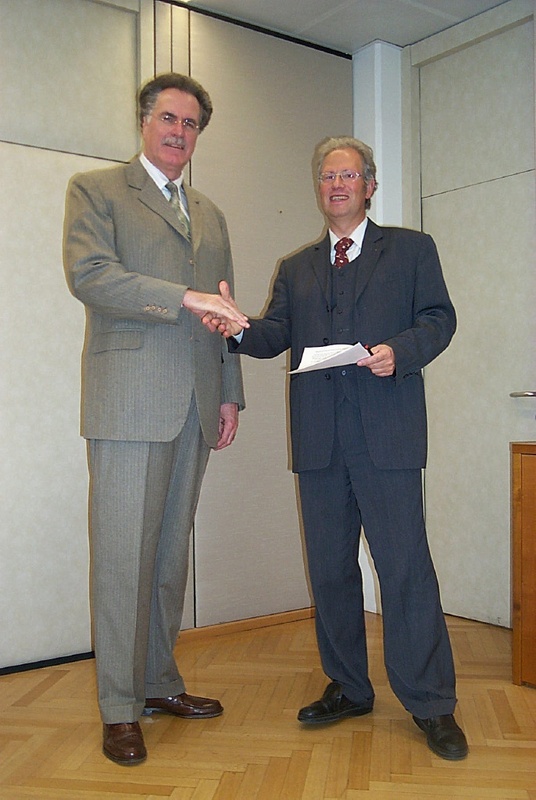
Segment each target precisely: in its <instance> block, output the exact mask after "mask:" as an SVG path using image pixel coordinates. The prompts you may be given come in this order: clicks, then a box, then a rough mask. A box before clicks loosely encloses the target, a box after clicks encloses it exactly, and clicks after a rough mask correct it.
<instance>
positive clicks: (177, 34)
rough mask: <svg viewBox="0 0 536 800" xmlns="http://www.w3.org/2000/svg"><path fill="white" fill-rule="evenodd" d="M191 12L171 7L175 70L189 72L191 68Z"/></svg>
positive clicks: (172, 52) (173, 64)
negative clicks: (189, 19) (189, 21)
mask: <svg viewBox="0 0 536 800" xmlns="http://www.w3.org/2000/svg"><path fill="white" fill-rule="evenodd" d="M188 18H189V12H188V11H187V10H186V9H185V8H179V7H178V6H172V8H171V22H172V34H171V62H172V69H173V71H174V72H183V73H184V74H188V72H189V70H190V44H189V35H188V33H189V25H188Z"/></svg>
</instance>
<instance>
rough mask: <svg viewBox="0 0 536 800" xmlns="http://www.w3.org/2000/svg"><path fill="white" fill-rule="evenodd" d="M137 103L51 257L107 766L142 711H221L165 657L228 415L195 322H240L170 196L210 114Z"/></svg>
mask: <svg viewBox="0 0 536 800" xmlns="http://www.w3.org/2000/svg"><path fill="white" fill-rule="evenodd" d="M138 100H139V118H140V123H141V132H142V138H143V153H142V154H141V155H140V156H138V157H136V158H135V159H134V160H133V161H132V162H130V163H128V164H123V165H121V166H117V167H112V168H111V169H104V170H95V171H94V172H89V173H86V174H84V175H77V176H75V177H74V178H73V179H72V181H71V183H70V186H69V189H68V193H67V202H66V214H65V247H64V252H65V269H66V274H67V281H68V284H69V287H70V289H71V291H72V292H73V294H74V295H75V296H76V297H77V298H78V299H79V300H81V301H82V303H84V305H85V308H86V320H87V328H86V340H85V344H84V351H83V355H82V425H81V427H82V435H83V436H84V437H86V439H88V441H89V445H88V453H89V468H90V521H91V560H92V610H93V623H94V631H95V657H96V664H97V683H98V693H99V706H100V712H101V716H102V720H103V723H104V726H103V751H104V754H105V755H106V756H107V757H108V758H110V759H111V760H112V761H115V762H116V763H118V764H123V765H130V764H139V763H141V762H142V761H143V760H144V759H145V757H146V749H145V744H144V741H143V735H142V731H141V728H140V725H139V723H138V719H139V718H140V716H141V714H142V712H144V711H145V712H146V713H150V712H152V711H162V712H165V713H169V714H173V715H175V716H178V717H182V718H185V719H196V718H206V717H215V716H218V715H219V714H221V713H222V710H223V709H222V707H221V704H220V703H219V701H218V700H213V699H210V698H203V697H195V696H192V695H189V694H187V693H186V689H185V685H184V680H183V677H182V676H181V675H180V673H179V671H178V669H177V665H176V663H175V660H174V657H173V648H174V646H175V644H176V639H177V636H178V633H179V629H180V624H181V617H182V609H183V604H184V593H185V587H186V580H187V572H188V549H189V537H190V532H191V528H192V522H193V517H194V513H195V509H196V505H197V501H198V497H199V491H200V488H201V481H202V478H203V475H204V471H205V467H206V464H207V460H208V456H209V452H210V449H211V448H212V449H214V450H221V449H222V448H224V447H227V446H228V445H230V444H231V443H232V441H233V439H234V437H235V434H236V430H237V427H238V411H239V409H240V408H243V406H244V397H243V389H242V378H241V373H240V365H239V361H238V356H236V355H233V354H231V353H229V352H228V351H227V347H226V346H223V345H224V342H218V340H217V339H215V337H214V336H212V335H211V334H210V332H209V331H208V330H207V329H206V328H205V327H204V326H203V325H202V324H201V321H200V320H199V318H198V317H199V316H200V315H201V314H203V313H205V312H207V311H209V310H210V311H211V312H212V313H216V312H217V313H218V314H220V313H221V315H222V318H224V319H225V318H226V317H227V316H228V315H229V319H232V320H234V321H235V322H240V320H242V322H244V321H245V317H243V315H242V314H240V312H238V310H237V309H236V306H235V305H234V303H233V302H232V301H226V300H223V299H222V298H221V297H220V296H219V295H217V294H216V293H217V289H218V283H219V281H221V280H225V281H226V282H227V281H231V282H232V280H233V269H232V261H231V251H230V246H229V239H228V235H227V228H226V225H225V220H224V218H223V215H222V213H221V211H220V210H219V209H218V208H217V207H216V206H215V205H214V204H213V203H212V202H211V201H210V200H209V199H208V198H207V197H205V196H203V195H202V194H200V193H199V192H196V191H195V190H194V189H191V188H189V187H188V186H184V185H183V170H184V168H185V166H186V165H187V164H188V162H189V160H190V158H191V156H192V154H193V152H194V149H195V146H196V144H197V139H198V136H199V133H200V132H201V131H202V130H203V129H204V128H205V127H206V126H207V124H208V122H209V120H210V117H211V114H212V103H211V101H210V98H209V96H208V94H207V93H206V91H205V90H204V89H203V87H202V86H201V85H200V84H199V83H197V82H196V81H194V80H192V79H191V78H189V77H187V76H184V75H178V74H175V73H169V74H164V75H160V76H158V77H157V78H155V79H154V80H152V81H149V82H148V83H147V84H146V85H145V86H144V87H143V88H142V89H141V91H140V93H139V97H138ZM246 324H247V321H246Z"/></svg>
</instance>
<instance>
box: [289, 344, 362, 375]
mask: <svg viewBox="0 0 536 800" xmlns="http://www.w3.org/2000/svg"><path fill="white" fill-rule="evenodd" d="M369 357H370V353H369V351H368V350H367V349H366V348H365V347H363V345H362V344H361V343H360V342H358V343H357V344H328V345H326V346H325V347H304V348H303V355H302V358H301V361H300V365H299V367H298V369H292V370H290V372H289V375H295V374H297V373H299V372H311V371H312V370H315V369H327V368H328V367H342V366H344V365H345V364H355V363H356V362H357V361H361V359H362V358H369Z"/></svg>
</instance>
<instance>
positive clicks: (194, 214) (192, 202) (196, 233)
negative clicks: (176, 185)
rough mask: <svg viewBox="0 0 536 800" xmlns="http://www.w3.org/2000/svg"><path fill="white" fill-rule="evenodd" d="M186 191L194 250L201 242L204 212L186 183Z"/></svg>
mask: <svg viewBox="0 0 536 800" xmlns="http://www.w3.org/2000/svg"><path fill="white" fill-rule="evenodd" d="M184 192H185V194H186V200H187V201H188V214H189V215H190V230H191V232H192V247H193V249H194V250H197V249H198V248H199V245H200V244H201V231H202V230H203V212H202V209H201V203H200V202H199V199H198V198H197V197H194V196H193V195H192V192H191V191H190V187H189V186H187V185H186V184H184Z"/></svg>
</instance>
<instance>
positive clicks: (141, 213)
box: [64, 158, 244, 447]
mask: <svg viewBox="0 0 536 800" xmlns="http://www.w3.org/2000/svg"><path fill="white" fill-rule="evenodd" d="M185 189H186V195H187V199H188V204H189V213H190V217H191V226H192V242H191V243H190V242H189V241H188V240H187V239H186V238H185V237H184V236H183V235H182V234H181V232H180V229H179V226H178V223H177V220H176V217H175V213H174V211H173V209H172V208H171V206H170V204H169V203H168V202H167V201H166V198H165V197H164V196H163V194H162V192H161V191H160V190H159V189H158V187H157V186H156V184H155V183H154V181H153V180H152V178H151V177H150V176H149V175H148V173H147V171H146V170H145V169H144V167H143V165H142V164H141V163H140V161H139V159H138V158H136V159H134V160H133V161H132V162H131V163H129V164H126V165H121V166H117V167H112V168H109V169H103V170H96V171H93V172H89V173H84V174H81V175H76V176H74V177H73V178H72V180H71V182H70V185H69V189H68V192H67V203H66V214H65V239H64V241H65V245H64V261H65V269H66V274H67V282H68V284H69V288H70V289H71V291H72V293H73V294H74V295H75V297H77V298H78V299H79V300H81V301H82V303H84V305H85V307H86V314H87V330H86V340H85V344H84V350H83V356H82V413H81V432H82V435H83V436H85V437H86V438H88V439H113V440H124V441H171V440H172V439H174V438H175V437H176V436H177V435H178V433H179V432H180V430H181V428H182V426H183V424H184V421H185V419H186V415H187V413H188V409H189V407H190V402H191V398H192V393H194V395H195V399H196V403H197V407H198V411H199V417H200V421H201V427H202V431H203V436H204V438H205V440H206V442H207V444H208V445H209V446H211V447H214V445H215V444H216V443H217V440H218V424H219V407H220V404H221V403H226V402H236V403H238V404H239V406H240V408H243V406H244V396H243V388H242V378H241V372H240V365H239V361H238V357H237V356H236V355H235V354H232V353H228V352H227V347H226V345H225V343H224V341H223V340H222V339H221V337H219V336H214V335H213V334H211V333H210V332H209V331H208V330H207V329H206V328H205V326H204V325H203V324H202V323H201V321H200V320H199V319H198V318H197V317H195V316H194V315H193V314H192V313H191V312H190V311H188V310H187V309H185V308H181V302H182V299H183V297H184V293H185V291H186V289H188V288H191V289H196V290H198V291H201V292H218V282H219V281H220V280H226V281H228V282H229V283H230V285H231V286H232V284H233V273H232V260H231V252H230V246H229V239H228V234H227V227H226V223H225V219H224V217H223V214H222V213H221V211H220V210H219V209H218V208H217V207H216V206H215V205H214V204H213V203H212V202H211V201H210V200H209V199H208V198H207V197H205V196H204V195H202V194H200V193H199V192H197V191H195V190H194V189H191V188H188V187H185Z"/></svg>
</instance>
